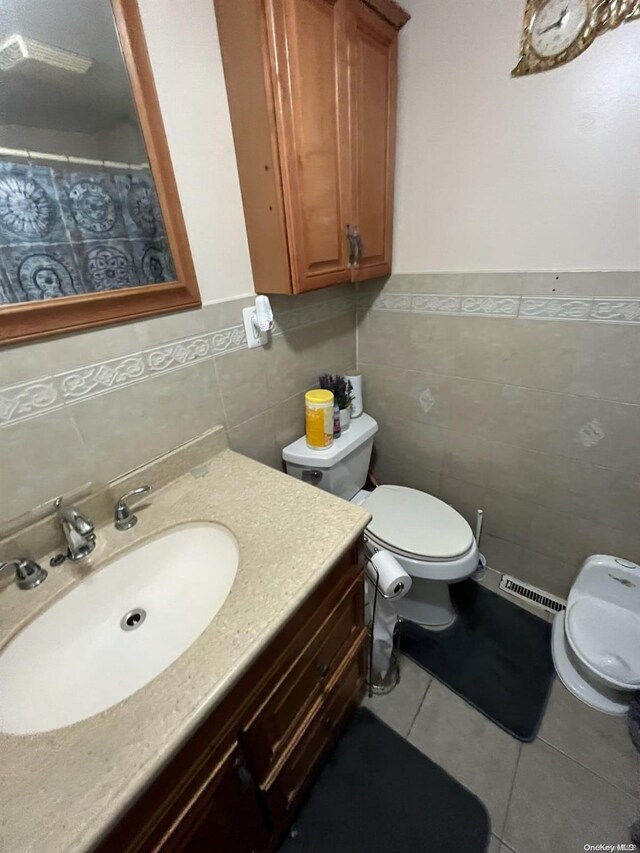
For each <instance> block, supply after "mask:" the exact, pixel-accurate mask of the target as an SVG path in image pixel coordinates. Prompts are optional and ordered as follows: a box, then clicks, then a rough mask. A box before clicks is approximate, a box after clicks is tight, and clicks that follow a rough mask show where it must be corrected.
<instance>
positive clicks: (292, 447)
mask: <svg viewBox="0 0 640 853" xmlns="http://www.w3.org/2000/svg"><path fill="white" fill-rule="evenodd" d="M377 432H378V424H377V423H376V421H374V419H373V418H372V417H371V415H366V414H362V415H360V417H359V418H352V420H351V424H350V425H349V429H347V430H345V431H344V432H343V433H342V435H341V436H340V438H336V439H334V442H333V444H332V445H331V447H327V448H325V449H323V450H312V449H311V448H310V447H309V446H308V445H307V439H306V437H305V436H304V435H303V436H302V437H301V438H298V439H296V441H294V442H292V443H291V444H288V445H287V446H286V447H285V448H284V450H283V451H282V458H283V459H284V461H285V462H291V463H293V464H295V465H308V466H309V467H310V468H332V467H333V466H334V465H335V464H336V463H338V462H340V461H341V460H342V459H344V458H345V456H348V455H349V454H350V453H352V452H353V451H354V450H357V449H358V447H360V446H361V445H362V444H364V443H365V442H366V441H368V440H369V439H370V438H372V437H373V436H374V435H375V434H376V433H377Z"/></svg>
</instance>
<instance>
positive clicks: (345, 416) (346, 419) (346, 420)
mask: <svg viewBox="0 0 640 853" xmlns="http://www.w3.org/2000/svg"><path fill="white" fill-rule="evenodd" d="M350 423H351V409H340V432H344V431H345V430H346V429H349V424H350Z"/></svg>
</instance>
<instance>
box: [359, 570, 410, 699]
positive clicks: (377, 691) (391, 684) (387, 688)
mask: <svg viewBox="0 0 640 853" xmlns="http://www.w3.org/2000/svg"><path fill="white" fill-rule="evenodd" d="M365 572H366V574H367V576H368V577H369V580H371V582H372V583H373V588H374V595H373V607H372V612H371V626H370V630H369V665H368V672H367V679H366V684H367V688H368V695H369V698H371V697H372V696H383V695H385V694H386V693H391V691H392V690H394V689H395V687H396V686H397V685H398V683H399V682H400V663H399V658H398V656H399V653H400V626H401V625H402V619H401V618H400V617H399V616H396V626H395V628H394V631H393V648H392V650H391V659H390V661H389V669H388V671H387V674H386V675H385V677H384V678H383V679H381V681H380V682H375V681H374V680H373V625H374V621H375V618H376V605H377V603H378V596H381V597H382V598H384V599H386V600H387V601H390V600H393V599H394V598H398V596H399V595H400V594H401V593H402V592H403V591H404V584H403V583H402V581H400V582H399V584H398V585H397V586H396V587H395V589H394V595H386V594H385V593H384V592H383V591H382V590H381V589H380V572H379V571H378V569H377V568H376V566H375V565H374V564H373V562H372V561H371V557H366V563H365ZM372 572H373V573H375V578H373V577H372V576H371V573H372Z"/></svg>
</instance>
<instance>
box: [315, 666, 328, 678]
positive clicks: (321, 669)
mask: <svg viewBox="0 0 640 853" xmlns="http://www.w3.org/2000/svg"><path fill="white" fill-rule="evenodd" d="M316 668H317V670H318V672H319V673H320V675H321V676H322V678H326V677H327V675H329V670H330V669H331V667H330V666H329V664H328V663H319V664H318V665H317V667H316Z"/></svg>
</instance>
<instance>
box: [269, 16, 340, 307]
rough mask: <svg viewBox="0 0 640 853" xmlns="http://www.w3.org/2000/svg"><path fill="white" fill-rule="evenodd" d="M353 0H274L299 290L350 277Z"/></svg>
mask: <svg viewBox="0 0 640 853" xmlns="http://www.w3.org/2000/svg"><path fill="white" fill-rule="evenodd" d="M347 6H348V0H267V12H268V23H269V30H270V36H271V38H270V50H271V54H272V56H271V62H272V67H273V75H274V90H275V93H276V104H275V106H276V124H277V128H278V141H279V148H280V158H281V170H282V182H283V194H284V200H285V214H286V219H287V230H288V235H289V252H290V260H291V268H292V278H293V282H292V284H293V290H294V292H300V291H305V290H314V289H316V288H319V287H326V286H328V285H331V284H338V283H340V282H343V281H349V280H350V278H351V269H350V267H349V241H348V240H347V237H346V226H347V223H349V222H350V217H349V204H350V196H349V192H350V180H349V150H348V144H349V139H348V88H347V86H348V77H347V66H346V11H347Z"/></svg>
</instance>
